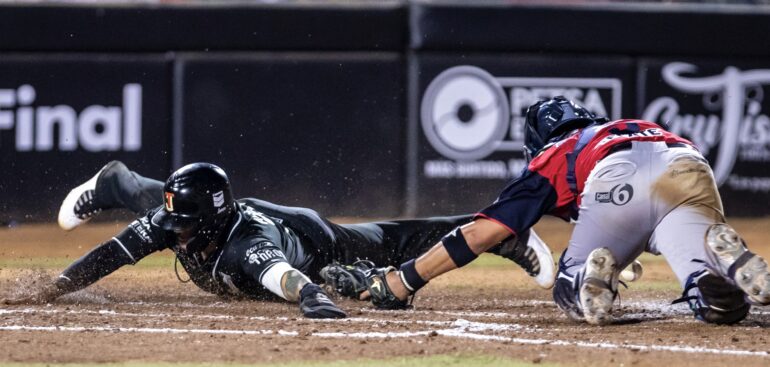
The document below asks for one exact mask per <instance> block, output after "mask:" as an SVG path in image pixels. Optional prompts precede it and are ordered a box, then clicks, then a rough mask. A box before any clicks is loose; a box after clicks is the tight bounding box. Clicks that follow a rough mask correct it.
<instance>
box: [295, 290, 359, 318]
mask: <svg viewBox="0 0 770 367" xmlns="http://www.w3.org/2000/svg"><path fill="white" fill-rule="evenodd" d="M299 309H300V311H302V314H303V315H304V316H305V317H307V318H311V319H342V318H345V317H348V315H347V314H346V313H345V311H342V310H341V309H340V308H339V307H337V305H335V304H334V302H332V301H331V300H330V299H329V296H328V295H326V292H324V290H323V289H322V288H321V287H319V286H318V285H316V284H313V283H308V284H305V286H304V287H302V290H300V291H299Z"/></svg>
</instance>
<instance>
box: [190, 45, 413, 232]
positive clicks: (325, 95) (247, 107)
mask: <svg viewBox="0 0 770 367" xmlns="http://www.w3.org/2000/svg"><path fill="white" fill-rule="evenodd" d="M188 56H189V57H184V58H183V59H182V60H181V61H180V67H179V68H178V70H182V73H181V74H180V75H177V76H176V77H177V78H178V80H181V81H182V84H183V85H184V88H183V90H182V92H181V93H182V96H181V97H182V98H181V100H182V101H183V105H182V111H181V112H182V116H183V117H182V119H183V120H184V126H183V133H182V135H183V137H182V141H183V142H184V146H183V154H182V160H183V161H184V162H191V161H199V160H205V161H212V162H214V163H217V164H219V165H221V166H222V167H223V168H224V169H225V170H227V171H228V172H229V173H230V174H231V175H230V176H231V177H230V178H231V181H232V184H233V190H234V192H235V193H236V195H237V196H241V197H246V196H248V197H257V198H260V199H264V200H269V201H273V202H275V203H277V204H283V205H291V206H304V207H310V208H313V209H316V210H318V211H319V212H321V213H322V214H324V215H329V216H339V215H346V216H367V217H393V216H397V215H400V214H401V213H402V208H403V203H404V202H403V197H404V194H403V187H404V176H405V168H404V154H405V153H404V152H405V150H406V148H405V146H406V144H405V142H404V136H405V135H406V132H405V130H406V126H405V125H406V124H405V120H406V119H405V117H404V116H405V108H406V107H405V98H404V87H403V86H404V80H405V76H404V63H403V59H402V57H401V56H400V55H398V54H396V53H379V54H377V53H355V52H348V53H346V52H335V53H248V54H222V55H218V56H209V55H196V56H193V55H188Z"/></svg>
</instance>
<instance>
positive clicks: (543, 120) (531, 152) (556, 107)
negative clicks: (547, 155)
mask: <svg viewBox="0 0 770 367" xmlns="http://www.w3.org/2000/svg"><path fill="white" fill-rule="evenodd" d="M605 121H607V118H604V117H602V118H597V117H596V115H594V114H593V113H591V111H588V110H587V109H586V108H585V107H583V106H581V105H579V104H577V103H575V102H573V101H570V100H569V99H566V98H564V97H563V96H556V97H553V98H552V99H549V100H540V101H538V102H537V103H535V104H533V105H532V106H529V108H528V109H527V112H526V120H525V121H524V125H525V127H526V131H525V136H524V148H525V153H526V154H527V156H528V157H529V158H531V157H534V156H535V155H536V154H537V152H538V151H540V149H543V147H544V146H545V145H546V144H547V143H548V141H549V140H551V139H553V138H555V137H558V136H559V135H561V134H563V133H565V132H567V131H570V130H573V129H578V128H581V127H586V126H588V125H590V124H592V123H594V122H605Z"/></svg>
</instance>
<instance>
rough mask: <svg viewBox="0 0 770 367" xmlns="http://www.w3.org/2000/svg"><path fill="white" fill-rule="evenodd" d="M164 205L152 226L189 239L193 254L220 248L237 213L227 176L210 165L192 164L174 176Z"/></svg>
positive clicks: (167, 188) (170, 181) (165, 190)
mask: <svg viewBox="0 0 770 367" xmlns="http://www.w3.org/2000/svg"><path fill="white" fill-rule="evenodd" d="M163 204H164V208H163V209H162V210H160V211H158V212H157V213H156V214H155V215H154V216H153V217H152V223H154V224H155V225H158V226H160V227H161V228H163V229H165V230H168V231H174V232H175V233H176V235H177V237H180V238H181V237H183V238H185V242H187V243H186V246H185V249H186V251H187V252H189V253H195V252H200V251H202V250H203V249H205V248H206V247H207V246H208V245H210V244H211V243H212V242H213V243H217V244H218V240H219V238H220V236H221V235H222V233H223V231H224V228H225V226H226V225H227V223H228V221H229V220H230V218H231V217H232V215H233V213H234V212H235V201H234V200H233V194H232V191H231V189H230V180H229V179H228V178H227V174H225V171H223V170H222V169H221V168H219V167H217V166H215V165H213V164H210V163H192V164H188V165H186V166H184V167H182V168H180V169H178V170H177V171H176V172H174V173H172V174H171V176H170V177H169V178H168V180H166V185H165V187H164V189H163Z"/></svg>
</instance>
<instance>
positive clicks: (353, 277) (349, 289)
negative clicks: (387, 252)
mask: <svg viewBox="0 0 770 367" xmlns="http://www.w3.org/2000/svg"><path fill="white" fill-rule="evenodd" d="M372 269H374V263H373V262H371V261H369V260H358V261H356V262H354V263H353V264H352V265H342V264H339V263H336V262H335V263H333V264H330V265H327V266H324V267H323V269H321V271H320V273H319V275H321V278H322V279H323V280H324V285H325V287H326V289H327V290H328V291H333V292H336V293H337V294H339V295H341V296H345V297H350V298H355V299H359V296H360V295H361V293H363V292H364V291H366V290H367V284H366V278H368V277H369V275H370V274H371V270H372Z"/></svg>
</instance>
